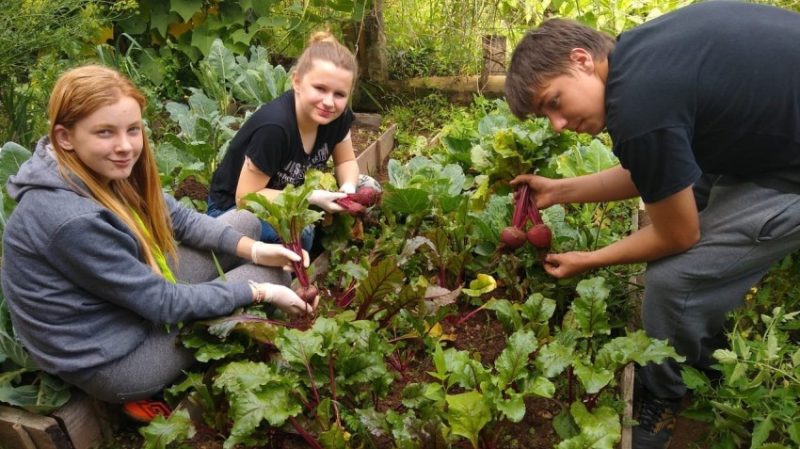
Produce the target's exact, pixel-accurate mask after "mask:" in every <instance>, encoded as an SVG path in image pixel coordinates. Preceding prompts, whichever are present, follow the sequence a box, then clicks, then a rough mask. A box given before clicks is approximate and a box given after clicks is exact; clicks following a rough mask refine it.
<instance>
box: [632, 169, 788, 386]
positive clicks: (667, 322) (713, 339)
mask: <svg viewBox="0 0 800 449" xmlns="http://www.w3.org/2000/svg"><path fill="white" fill-rule="evenodd" d="M700 226H701V238H700V241H699V242H698V243H697V244H696V245H695V246H694V247H693V248H691V249H690V250H688V251H686V252H684V253H681V254H677V255H674V256H671V257H667V258H664V259H661V260H658V261H656V262H652V263H650V264H649V265H648V267H647V272H646V278H645V298H644V303H643V307H642V319H643V324H644V328H645V330H646V331H647V334H648V335H649V336H651V337H655V338H660V339H668V340H669V341H670V343H671V344H672V345H673V346H675V348H676V350H677V352H678V353H679V354H681V355H683V356H685V357H686V359H687V360H686V363H688V364H690V365H693V366H695V367H698V368H701V369H705V368H708V367H709V366H710V365H711V364H712V363H714V360H713V359H712V357H711V354H712V353H713V351H714V350H716V349H718V348H719V347H720V346H721V345H724V344H725V339H724V335H723V330H724V325H725V322H726V314H727V313H728V312H729V311H731V310H733V309H735V308H737V307H739V306H740V305H741V304H742V301H743V299H744V296H745V294H746V293H747V291H748V290H749V289H750V288H751V287H752V286H753V285H754V284H755V283H756V282H758V280H759V279H761V277H762V276H763V275H764V274H765V273H766V272H767V270H768V269H769V268H770V267H771V266H772V265H773V264H774V263H775V262H777V261H779V260H780V259H781V258H782V257H784V256H786V255H787V254H789V253H791V252H793V251H795V250H797V249H798V248H800V195H797V194H792V193H781V192H778V191H776V190H772V189H767V188H764V187H760V186H758V185H756V184H753V183H750V182H738V181H734V180H731V179H729V178H725V177H723V178H720V179H719V180H718V181H717V182H716V183H715V184H714V187H713V188H712V189H711V191H710V195H709V197H708V203H707V206H706V207H705V208H704V210H703V211H702V212H701V213H700ZM639 375H640V380H641V381H642V385H643V386H644V387H646V388H647V389H648V390H649V392H650V393H652V394H653V395H655V396H657V397H661V398H680V397H682V396H683V395H684V394H685V392H686V387H685V386H684V384H683V382H682V380H681V375H680V368H679V366H678V364H677V363H675V362H672V361H669V362H667V363H664V364H660V365H656V364H649V365H648V366H646V367H643V368H642V369H641V370H640V371H639Z"/></svg>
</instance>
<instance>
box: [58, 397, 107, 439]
mask: <svg viewBox="0 0 800 449" xmlns="http://www.w3.org/2000/svg"><path fill="white" fill-rule="evenodd" d="M52 415H53V417H54V418H55V419H56V421H58V422H59V424H60V425H61V427H62V428H63V429H64V430H65V431H66V433H67V435H68V436H69V438H70V441H71V442H72V446H73V447H74V449H91V448H94V447H100V446H102V445H103V443H105V442H106V441H110V436H111V434H112V431H111V426H110V424H109V422H108V415H107V413H106V410H105V406H104V405H101V404H99V403H98V401H96V400H94V399H92V398H90V397H89V396H87V395H86V394H83V393H81V392H78V391H74V392H73V393H72V397H71V398H70V400H69V402H67V403H66V404H65V405H64V406H63V407H61V408H59V409H58V410H56V411H55V412H53V414H52Z"/></svg>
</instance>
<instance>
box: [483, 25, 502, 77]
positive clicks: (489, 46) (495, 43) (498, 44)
mask: <svg viewBox="0 0 800 449" xmlns="http://www.w3.org/2000/svg"><path fill="white" fill-rule="evenodd" d="M481 43H482V45H481V46H482V48H483V68H482V69H481V79H480V84H481V86H483V85H485V84H486V81H487V80H488V79H489V76H490V75H504V74H505V73H506V37H505V36H499V35H497V34H489V35H486V36H483V38H482V39H481Z"/></svg>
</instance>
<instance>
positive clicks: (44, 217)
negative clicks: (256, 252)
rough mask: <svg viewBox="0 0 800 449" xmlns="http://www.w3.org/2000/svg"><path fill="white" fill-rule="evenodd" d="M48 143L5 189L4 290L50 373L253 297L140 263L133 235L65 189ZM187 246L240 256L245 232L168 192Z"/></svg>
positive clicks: (238, 286)
mask: <svg viewBox="0 0 800 449" xmlns="http://www.w3.org/2000/svg"><path fill="white" fill-rule="evenodd" d="M51 152H52V149H49V145H47V140H46V138H44V139H42V140H40V141H39V143H38V144H37V146H36V151H35V152H34V155H33V157H31V159H29V160H28V161H27V162H25V163H24V164H23V165H22V167H20V170H19V172H18V173H17V174H16V175H15V176H12V177H11V178H10V179H9V181H8V184H7V186H6V187H7V189H8V193H9V195H10V196H11V197H12V198H14V199H15V200H16V201H17V202H18V205H17V207H16V209H15V210H14V212H13V213H12V215H11V217H10V218H9V220H8V222H7V223H6V227H5V233H4V235H3V247H4V250H3V263H2V286H3V293H4V295H5V298H6V302H7V303H8V308H9V311H10V312H11V320H12V323H13V325H14V329H15V331H16V333H17V335H18V336H19V338H20V340H21V341H22V344H23V345H24V346H25V348H26V349H27V350H28V352H29V353H30V355H31V357H32V358H33V360H34V361H35V362H36V363H37V364H38V365H39V367H40V368H41V369H43V370H44V371H47V372H50V373H53V374H56V375H58V374H61V373H78V372H84V373H85V372H86V371H85V370H91V369H92V368H95V367H98V366H100V365H103V364H106V363H109V362H112V361H114V360H117V359H119V358H120V357H122V356H124V355H126V354H128V353H130V352H131V351H132V350H134V349H135V348H136V347H138V346H139V345H140V344H141V343H142V341H143V340H144V338H145V336H146V335H147V334H148V332H149V329H150V328H151V327H152V324H151V323H177V322H180V321H184V320H192V319H198V318H207V317H212V316H219V315H225V314H228V313H230V312H232V311H233V310H234V309H236V308H237V307H241V306H244V305H246V304H249V303H250V302H251V301H252V293H251V290H250V287H249V286H248V285H247V284H246V283H242V282H219V281H216V282H208V283H204V284H195V285H188V284H180V283H179V284H172V283H170V282H168V281H167V280H165V279H164V278H163V277H161V276H159V275H157V274H155V273H154V272H153V270H152V269H151V268H150V266H149V265H147V264H145V263H144V262H142V259H141V257H140V253H139V246H138V244H137V242H136V239H135V237H134V235H133V233H132V232H131V231H130V228H128V227H127V226H126V225H125V224H124V223H123V222H122V221H121V220H119V219H118V218H117V217H116V216H115V215H114V214H112V213H111V212H110V211H109V210H108V209H106V208H104V207H102V206H101V205H100V204H99V203H97V202H96V201H94V200H92V199H90V198H88V197H87V196H86V195H85V194H83V193H80V192H78V191H76V190H75V189H73V188H72V187H71V186H70V185H68V184H67V183H66V182H65V181H64V179H63V178H62V177H61V176H60V175H59V173H58V171H57V169H56V161H55V159H54V157H53V156H52V153H51ZM165 198H166V201H167V207H168V208H169V210H170V215H171V217H172V224H173V227H174V230H175V238H176V240H177V241H180V242H181V243H182V244H186V245H190V246H193V247H195V248H199V249H209V250H214V251H217V252H222V253H234V252H235V250H236V244H237V243H238V241H239V239H240V238H241V237H242V235H241V234H240V233H239V232H237V231H236V230H234V229H233V228H231V227H229V226H227V225H224V224H222V223H220V222H218V221H217V220H215V219H213V218H211V217H208V216H206V215H203V214H200V213H197V212H195V211H193V210H191V209H188V208H185V207H183V206H181V205H180V203H178V202H177V201H175V200H174V199H173V198H172V197H171V196H169V195H165Z"/></svg>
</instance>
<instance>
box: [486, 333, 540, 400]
mask: <svg viewBox="0 0 800 449" xmlns="http://www.w3.org/2000/svg"><path fill="white" fill-rule="evenodd" d="M538 347H539V343H538V342H537V341H536V335H534V333H533V331H524V330H521V331H517V332H514V333H513V334H511V336H510V337H509V338H508V345H507V346H506V348H505V349H503V352H501V353H500V356H499V357H497V360H496V361H495V363H494V366H495V369H496V370H497V377H498V380H499V381H500V385H499V387H500V388H501V389H502V388H505V386H506V385H508V384H510V383H511V382H514V381H516V380H518V379H521V378H523V377H525V376H526V375H528V358H529V357H530V354H531V353H532V352H533V351H535V350H536V348H538Z"/></svg>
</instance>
